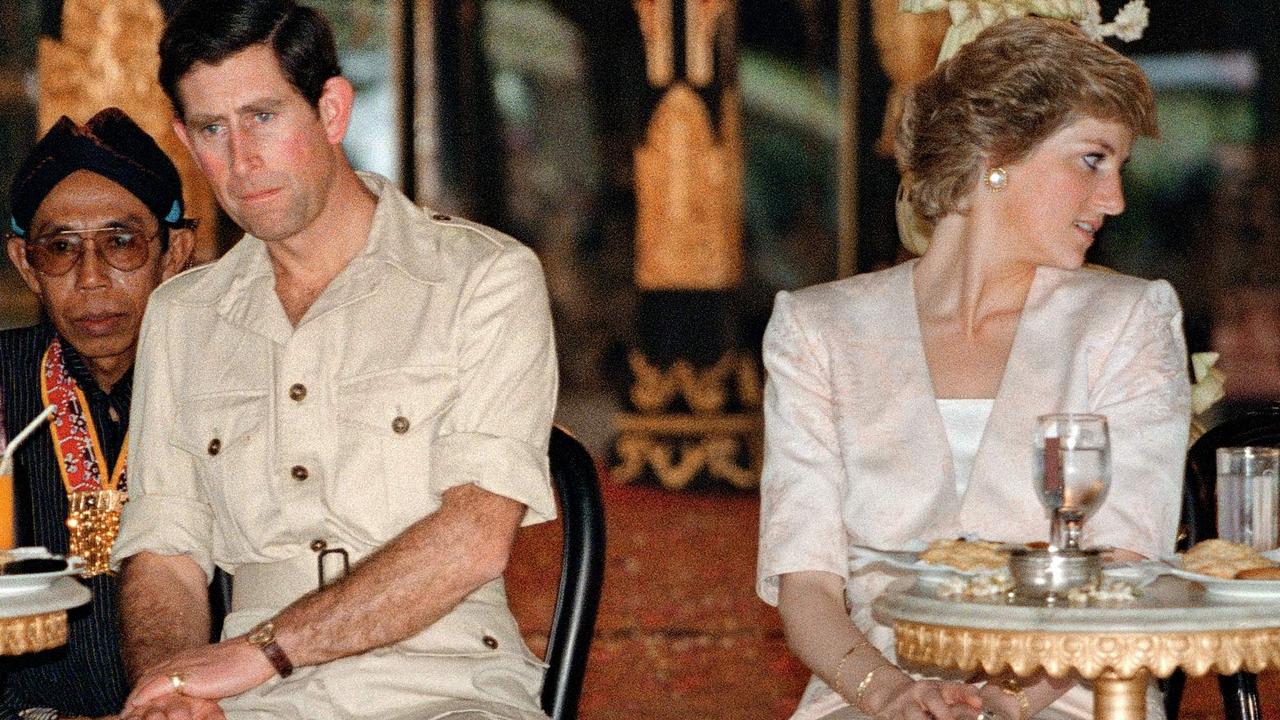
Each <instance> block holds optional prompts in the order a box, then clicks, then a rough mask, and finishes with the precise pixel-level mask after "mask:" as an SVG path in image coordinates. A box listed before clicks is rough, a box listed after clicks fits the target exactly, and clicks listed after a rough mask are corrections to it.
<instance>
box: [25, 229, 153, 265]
mask: <svg viewBox="0 0 1280 720" xmlns="http://www.w3.org/2000/svg"><path fill="white" fill-rule="evenodd" d="M164 232H165V230H164V228H163V227H161V228H158V229H156V230H152V231H150V232H148V231H146V230H143V229H140V228H133V227H129V226H127V225H109V226H107V227H99V228H89V229H86V230H61V231H59V232H53V233H49V234H47V235H41V236H40V237H35V238H31V239H30V240H27V262H28V263H30V264H31V267H32V268H34V269H35V271H36V272H38V273H40V274H42V275H48V276H50V277H59V276H61V275H66V274H67V273H68V272H70V271H71V268H73V267H75V266H76V265H77V264H78V263H79V262H80V259H81V258H82V257H84V253H85V250H86V244H91V245H92V247H93V249H94V251H95V252H97V254H98V259H100V260H102V261H103V262H105V263H106V264H108V265H110V266H111V267H113V268H115V269H116V270H119V271H121V272H131V271H133V270H137V269H138V268H140V267H142V266H143V265H144V264H145V263H146V262H147V258H148V257H150V255H151V240H152V239H153V238H155V237H159V236H161V235H162V234H163V233H164Z"/></svg>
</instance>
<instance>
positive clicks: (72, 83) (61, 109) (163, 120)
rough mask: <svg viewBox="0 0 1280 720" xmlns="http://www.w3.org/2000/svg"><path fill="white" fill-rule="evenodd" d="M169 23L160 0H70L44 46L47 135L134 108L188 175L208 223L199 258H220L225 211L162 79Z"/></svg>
mask: <svg viewBox="0 0 1280 720" xmlns="http://www.w3.org/2000/svg"><path fill="white" fill-rule="evenodd" d="M46 7H49V6H46ZM164 20H165V18H164V13H163V12H162V11H161V9H160V6H159V5H158V4H157V3H156V0H65V2H63V3H62V25H61V28H62V32H61V39H55V38H51V37H41V38H40V43H39V48H38V50H37V61H38V63H39V69H40V109H39V119H38V122H39V126H40V127H39V133H40V134H43V133H44V132H45V131H46V130H48V129H49V127H50V126H51V125H53V123H54V122H56V121H57V120H58V118H59V117H61V116H63V115H66V116H68V117H70V118H71V119H73V120H75V121H76V122H84V121H86V120H88V119H89V118H90V117H92V116H93V115H94V114H96V113H97V112H98V111H99V110H102V109H103V108H106V107H109V106H115V107H118V108H120V109H121V110H124V111H125V112H126V113H128V114H129V116H130V117H132V118H133V119H134V121H136V122H137V123H138V125H140V126H141V127H142V129H144V130H146V131H147V132H148V133H151V135H152V136H153V137H155V138H156V141H157V142H158V143H159V144H160V147H161V148H163V149H164V151H165V152H166V153H168V154H169V157H170V158H172V159H173V162H174V164H175V165H177V166H178V172H180V173H182V186H183V195H184V201H185V203H186V206H187V216H188V217H193V218H197V219H199V220H200V227H199V229H197V231H196V249H195V253H194V256H193V260H194V262H205V261H208V260H213V259H214V258H215V257H217V250H218V248H217V246H216V239H215V238H216V229H217V228H216V225H217V222H216V220H217V209H216V206H215V205H214V200H213V193H212V192H210V190H209V185H208V183H206V182H205V180H204V177H203V176H202V175H201V174H200V170H199V168H197V167H196V165H195V162H194V161H193V160H192V159H191V156H190V155H189V154H188V153H187V151H186V149H185V148H183V147H182V144H181V143H180V142H179V141H178V138H177V136H176V135H174V132H173V128H172V126H171V122H170V121H171V119H172V118H173V108H172V107H171V106H170V104H169V99H168V98H167V97H166V96H165V94H164V91H163V90H161V89H160V83H159V81H157V80H156V72H157V70H159V67H160V56H159V54H158V53H157V50H156V48H157V46H158V45H159V42H160V34H161V32H162V31H163V30H164Z"/></svg>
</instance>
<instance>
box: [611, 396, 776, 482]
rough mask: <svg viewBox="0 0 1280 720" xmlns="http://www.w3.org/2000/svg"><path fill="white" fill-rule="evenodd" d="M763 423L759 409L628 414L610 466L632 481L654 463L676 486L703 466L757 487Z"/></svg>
mask: <svg viewBox="0 0 1280 720" xmlns="http://www.w3.org/2000/svg"><path fill="white" fill-rule="evenodd" d="M763 429H764V423H763V421H762V420H761V417H760V414H759V413H758V412H743V413H718V414H714V415H702V416H699V415H687V414H675V413H671V414H665V415H639V414H623V415H620V416H619V417H618V439H617V440H616V441H615V445H614V449H615V451H616V452H617V454H618V459H619V463H618V465H616V466H614V467H613V468H611V470H610V472H611V474H612V476H613V478H614V479H615V480H617V481H618V482H622V483H628V482H632V481H634V480H637V479H639V478H640V477H641V476H642V475H643V474H644V472H645V470H646V469H650V470H652V471H653V473H654V475H655V476H657V478H658V482H660V483H662V486H663V487H665V488H668V489H671V490H680V489H682V488H684V487H687V486H688V485H689V483H690V482H692V481H693V479H694V478H696V477H698V476H699V475H700V474H702V473H703V472H705V473H706V474H707V475H708V476H710V477H712V478H716V479H719V480H724V481H725V482H728V483H729V484H730V485H733V486H734V487H738V488H751V487H755V486H756V485H759V484H760V465H761V458H762V457H763V452H764V449H763V443H762V440H761V434H762V431H763ZM677 455H678V456H679V459H678V460H677V459H676V458H677ZM743 456H745V457H746V460H747V464H746V466H743V464H742V461H741V459H740V458H741V457H743Z"/></svg>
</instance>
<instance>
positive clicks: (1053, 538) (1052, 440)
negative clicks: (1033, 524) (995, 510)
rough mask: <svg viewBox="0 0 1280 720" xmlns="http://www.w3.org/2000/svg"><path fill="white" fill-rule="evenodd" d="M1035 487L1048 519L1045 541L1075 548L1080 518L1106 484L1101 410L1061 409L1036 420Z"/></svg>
mask: <svg viewBox="0 0 1280 720" xmlns="http://www.w3.org/2000/svg"><path fill="white" fill-rule="evenodd" d="M1033 455H1034V458H1035V471H1036V477H1035V480H1036V490H1037V492H1038V493H1039V495H1040V502H1041V503H1042V504H1043V505H1044V506H1045V508H1046V509H1048V510H1049V513H1050V517H1051V518H1052V525H1051V527H1050V533H1049V534H1050V537H1049V542H1050V544H1052V546H1053V547H1055V548H1059V549H1063V550H1078V549H1080V537H1081V533H1082V531H1083V527H1084V521H1085V519H1086V518H1088V517H1089V516H1090V515H1091V514H1093V512H1094V511H1095V510H1097V509H1098V508H1099V507H1100V506H1101V505H1102V501H1103V500H1105V499H1106V497H1107V489H1108V488H1110V487H1111V437H1110V435H1109V434H1108V432H1107V418H1106V417H1104V416H1102V415H1087V414H1083V413H1065V414H1059V415H1041V416H1040V417H1039V418H1037V419H1036V437H1035V448H1034V453H1033Z"/></svg>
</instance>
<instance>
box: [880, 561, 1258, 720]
mask: <svg viewBox="0 0 1280 720" xmlns="http://www.w3.org/2000/svg"><path fill="white" fill-rule="evenodd" d="M876 611H877V613H879V614H880V615H881V616H887V617H888V618H890V619H892V620H893V626H894V633H895V636H896V638H897V654H898V658H899V660H900V661H907V662H910V663H915V664H917V665H922V666H930V667H937V668H954V669H959V670H962V671H966V672H973V671H979V670H981V671H983V672H985V673H987V674H988V675H997V674H1000V673H1005V672H1013V673H1014V674H1016V675H1019V676H1028V675H1032V674H1035V673H1037V672H1040V671H1042V670H1043V671H1044V672H1046V673H1048V674H1049V675H1051V676H1053V677H1066V676H1067V675H1075V676H1078V677H1081V678H1085V679H1088V680H1092V681H1093V692H1094V717H1096V718H1101V719H1102V720H1142V719H1143V718H1145V717H1146V690H1147V685H1148V683H1149V682H1150V680H1151V677H1152V676H1155V677H1161V678H1163V677H1168V676H1169V674H1170V673H1172V672H1173V671H1174V670H1177V669H1178V668H1182V669H1183V670H1184V671H1185V672H1186V673H1187V674H1188V675H1192V676H1198V675H1204V674H1206V673H1209V672H1215V673H1217V674H1220V675H1230V674H1233V673H1236V672H1239V671H1241V670H1246V671H1249V672H1253V673H1257V672H1261V671H1262V670H1265V669H1267V668H1269V667H1277V666H1280V597H1278V598H1277V602H1267V603H1240V602H1238V601H1237V602H1235V603H1231V602H1226V601H1218V600H1216V599H1215V598H1213V597H1211V596H1207V595H1206V594H1205V592H1204V590H1203V588H1201V587H1200V586H1199V585H1197V584H1196V583H1192V582H1188V581H1186V580H1181V579H1177V578H1161V579H1160V580H1158V581H1157V582H1156V583H1155V584H1153V585H1152V586H1150V587H1149V588H1147V589H1146V590H1145V591H1144V592H1143V594H1142V596H1141V597H1139V598H1138V599H1137V600H1135V601H1133V602H1132V603H1127V604H1124V605H1113V606H1110V607H1069V606H1049V607H1046V606H1032V605H1018V604H1012V603H1008V602H1007V601H1004V600H991V601H962V600H954V599H947V598H942V597H939V596H937V595H936V594H934V593H933V592H932V591H931V590H930V589H929V588H927V587H917V588H914V589H912V590H910V591H908V592H905V593H888V594H886V595H885V596H883V597H881V598H880V599H879V600H877V601H876Z"/></svg>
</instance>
